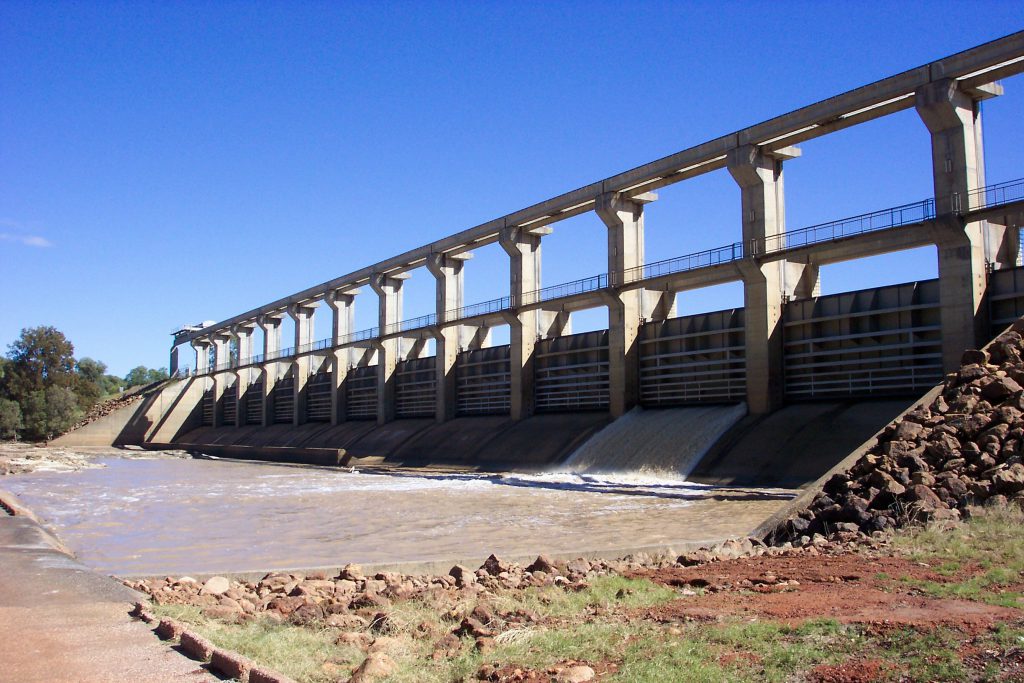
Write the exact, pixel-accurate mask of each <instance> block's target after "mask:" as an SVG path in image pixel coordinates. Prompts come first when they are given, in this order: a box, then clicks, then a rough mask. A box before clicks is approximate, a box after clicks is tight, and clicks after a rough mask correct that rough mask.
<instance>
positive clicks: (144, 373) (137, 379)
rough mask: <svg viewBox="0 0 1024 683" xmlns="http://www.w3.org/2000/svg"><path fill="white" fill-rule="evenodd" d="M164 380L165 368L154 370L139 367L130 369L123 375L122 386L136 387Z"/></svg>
mask: <svg viewBox="0 0 1024 683" xmlns="http://www.w3.org/2000/svg"><path fill="white" fill-rule="evenodd" d="M165 379H167V368H160V369H159V370H155V369H150V368H147V367H146V366H145V365H140V366H139V367H137V368H132V370H131V372H129V373H128V374H127V375H125V377H124V384H125V386H126V387H136V386H139V385H142V384H152V383H153V382H161V381H163V380H165Z"/></svg>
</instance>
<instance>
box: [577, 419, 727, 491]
mask: <svg viewBox="0 0 1024 683" xmlns="http://www.w3.org/2000/svg"><path fill="white" fill-rule="evenodd" d="M746 414H747V407H746V405H745V404H742V403H740V404H735V405H725V406H720V405H716V406H696V407H690V408H666V409H656V410H645V409H643V408H634V409H633V410H631V411H629V412H628V413H626V414H625V415H623V416H622V417H620V418H619V419H617V420H615V421H614V422H612V423H611V424H610V425H608V426H607V427H605V428H604V429H602V430H601V431H599V432H598V433H597V434H595V435H594V436H593V437H592V438H591V439H589V440H588V441H587V442H586V443H584V444H583V445H582V446H580V448H578V449H577V450H576V451H575V452H574V453H573V454H572V455H570V456H569V459H568V460H566V462H565V464H564V466H563V470H564V471H567V472H573V473H603V474H607V473H615V474H618V475H626V474H627V473H628V476H631V477H632V476H637V477H640V478H644V477H652V478H654V479H656V480H664V479H676V478H678V479H683V480H685V479H686V477H687V475H689V474H690V472H692V471H693V468H694V467H696V466H697V463H699V462H700V460H701V458H703V457H704V456H705V455H706V454H707V452H708V449H710V448H711V447H712V446H713V445H714V444H715V442H716V441H718V439H720V438H721V437H722V435H723V434H725V433H726V432H727V431H728V430H729V429H730V428H731V427H732V426H733V425H735V424H736V423H737V422H738V421H739V420H740V419H742V418H743V417H744V416H745V415H746Z"/></svg>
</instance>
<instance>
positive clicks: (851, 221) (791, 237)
mask: <svg viewBox="0 0 1024 683" xmlns="http://www.w3.org/2000/svg"><path fill="white" fill-rule="evenodd" d="M932 218H935V200H934V199H925V200H923V201H920V202H914V203H913V204H904V205H902V206H894V207H892V208H891V209H883V210H881V211H872V212H871V213H865V214H861V215H859V216H853V217H851V218H841V219H839V220H837V221H830V222H828V223H820V224H818V225H812V226H810V227H807V228H800V229H799V230H790V231H787V232H785V233H783V234H781V235H771V236H768V237H765V238H764V240H763V242H762V241H760V240H757V241H753V242H752V243H751V244H750V247H751V252H752V253H751V254H750V255H751V256H760V255H762V254H774V253H777V252H780V251H785V250H786V249H796V248H798V247H806V246H808V245H811V244H820V243H821V242H834V241H836V240H840V239H843V238H845V237H852V236H854V235H862V234H864V233H866V232H875V231H877V230H886V229H888V228H898V227H900V226H903V225H911V224H914V223H921V222H922V221H926V220H930V219H932Z"/></svg>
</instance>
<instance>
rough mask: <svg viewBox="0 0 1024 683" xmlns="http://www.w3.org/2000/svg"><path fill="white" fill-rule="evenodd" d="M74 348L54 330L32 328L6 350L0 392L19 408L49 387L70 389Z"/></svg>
mask: <svg viewBox="0 0 1024 683" xmlns="http://www.w3.org/2000/svg"><path fill="white" fill-rule="evenodd" d="M74 353H75V347H74V346H72V344H71V342H70V341H68V340H67V338H66V337H65V336H64V334H63V333H62V332H60V331H59V330H57V329H56V328H55V327H31V328H26V329H23V330H22V331H21V336H20V337H19V338H18V339H17V340H16V341H15V342H14V343H12V344H11V345H10V346H9V347H8V363H7V364H6V366H5V368H4V377H3V381H2V383H0V389H2V391H3V394H4V396H5V397H6V398H9V399H11V400H14V401H17V402H18V403H20V404H21V407H22V412H25V401H26V400H27V399H28V398H29V397H30V396H32V395H33V394H34V393H36V392H39V391H43V390H45V389H46V388H48V387H52V386H58V387H70V386H71V385H72V384H73V383H74V381H75V375H74V368H75V359H74Z"/></svg>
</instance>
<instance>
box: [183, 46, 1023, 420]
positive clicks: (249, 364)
mask: <svg viewBox="0 0 1024 683" xmlns="http://www.w3.org/2000/svg"><path fill="white" fill-rule="evenodd" d="M1021 71H1024V32H1019V33H1015V34H1012V35H1009V36H1006V37H1004V38H1001V39H999V40H995V41H992V42H990V43H986V44H984V45H980V46H978V47H975V48H972V49H970V50H966V51H964V52H961V53H958V54H955V55H952V56H949V57H946V58H943V59H940V60H937V61H935V62H932V63H930V64H927V65H925V66H921V67H918V68H916V69H911V70H910V71H906V72H903V73H901V74H897V75H895V76H892V77H890V78H886V79H884V80H881V81H878V82H876V83H873V84H871V85H867V86H864V87H862V88H858V89H856V90H852V91H849V92H847V93H844V94H841V95H838V96H836V97H832V98H829V99H827V100H823V101H821V102H818V103H816V104H813V105H810V106H807V107H804V108H802V109H799V110H796V111H794V112H791V113H789V114H785V115H783V116H780V117H777V118H774V119H771V120H769V121H766V122H764V123H761V124H758V125H755V126H752V127H750V128H746V129H744V130H741V131H738V132H736V133H733V134H730V135H726V136H723V137H720V138H717V139H715V140H710V141H708V142H705V143H702V144H700V145H697V146H695V147H691V148H689V149H687V150H683V151H682V152H678V153H676V154H673V155H670V156H668V157H665V158H663V159H659V160H657V161H654V162H651V163H649V164H646V165H644V166H641V167H638V168H636V169H633V170H631V171H627V172H625V173H622V174H619V175H616V176H613V177H611V178H607V179H605V180H602V181H599V182H597V183H592V184H590V185H587V186H586V187H583V188H579V189H577V190H574V191H572V192H569V193H566V194H563V195H560V196H558V197H554V198H552V199H549V200H546V201H544V202H541V203H539V204H537V205H534V206H531V207H528V208H526V209H523V210H521V211H518V212H515V213H513V214H510V215H508V216H504V217H502V218H499V219H496V220H494V221H490V222H488V223H485V224H483V225H480V226H477V227H475V228H471V229H469V230H465V231H463V232H460V233H457V234H455V235H452V236H450V237H446V238H444V239H441V240H438V241H436V242H433V243H431V244H429V245H426V246H424V247H420V248H418V249H415V250H412V251H409V252H407V253H405V254H402V255H399V256H396V257H393V258H391V259H387V260H385V261H383V262H381V263H377V264H374V265H372V266H369V267H367V268H364V269H361V270H359V271H356V272H354V273H350V274H348V275H345V276H342V277H340V278H335V279H333V280H331V281H329V282H326V283H323V284H321V285H318V286H316V287H312V288H310V289H307V290H304V291H302V292H299V293H297V294H294V295H291V296H289V297H286V298H284V299H280V300H278V301H275V302H272V303H270V304H267V305H265V306H261V307H259V308H257V309H254V310H252V311H248V312H246V313H243V314H241V315H238V316H234V317H233V318H230V319H228V320H224V321H222V322H219V323H216V324H213V325H209V326H206V327H202V328H201V329H199V328H194V327H193V328H186V329H183V330H180V331H178V332H177V333H175V335H174V346H173V347H172V356H171V367H172V371H175V372H177V373H178V375H179V376H183V377H191V378H192V379H190V381H194V382H202V383H204V384H203V386H204V388H206V390H207V391H206V394H205V398H204V405H208V407H206V408H205V409H204V420H203V421H204V423H207V424H211V425H215V426H221V425H232V424H237V425H239V426H241V425H243V424H263V425H269V424H273V423H275V422H289V421H290V422H292V423H294V424H300V423H302V422H305V421H307V420H309V421H330V422H331V423H338V422H343V421H346V420H350V419H376V420H377V421H378V422H387V421H390V420H392V419H396V418H402V417H433V418H435V419H437V420H439V421H444V420H448V419H451V418H453V417H455V416H457V415H473V414H494V413H500V414H508V415H510V416H511V417H512V418H513V419H519V418H522V417H526V416H528V415H530V414H532V413H534V412H543V411H545V410H556V411H557V410H607V411H608V412H610V413H611V414H612V415H613V416H618V415H621V414H622V413H624V412H625V411H627V410H629V409H630V408H632V407H633V406H634V405H638V404H642V405H658V406H660V405H686V404H688V403H692V402H702V401H734V400H741V401H746V403H747V405H748V408H749V409H750V411H751V412H753V413H766V412H771V411H772V410H774V409H775V408H777V407H779V406H780V405H781V404H782V402H783V401H784V400H785V399H787V398H789V399H795V398H815V397H819V396H840V395H844V392H846V395H860V394H862V393H863V392H864V391H871V390H879V391H889V392H893V391H899V390H906V391H912V390H916V389H918V388H919V387H920V386H927V384H923V383H926V382H929V381H932V380H933V379H934V378H935V377H936V376H941V372H942V369H943V368H949V367H952V366H953V365H955V364H956V362H957V361H958V360H959V356H960V353H961V351H962V350H963V349H964V348H966V347H972V346H975V345H976V344H977V343H978V342H979V340H980V339H981V337H982V336H984V334H986V333H987V332H988V327H989V319H988V318H989V308H990V302H989V296H988V295H989V283H990V281H994V280H993V278H994V277H995V276H996V275H997V274H999V272H1000V271H1007V272H1008V273H1009V271H1012V269H1014V268H1015V267H1016V265H1017V261H1018V255H1019V225H1020V222H1021V216H1022V214H1024V179H1020V180H1012V181H1008V182H1001V183H998V184H988V183H987V182H986V178H985V171H984V150H983V149H982V134H981V126H982V120H981V109H980V107H979V106H978V103H979V102H980V101H981V100H984V99H988V98H993V97H997V96H999V95H1001V94H1002V86H1001V85H999V84H998V83H996V80H997V79H1000V78H1004V77H1007V76H1012V75H1015V74H1018V73H1020V72H1021ZM910 108H914V109H915V110H916V111H917V113H918V114H919V116H920V118H921V120H922V122H923V124H924V127H925V129H926V130H927V132H928V134H929V135H930V137H931V148H932V159H931V162H932V171H933V179H934V194H933V196H932V197H931V198H928V199H924V200H921V201H918V202H914V203H911V204H905V205H902V206H897V207H892V208H887V209H883V210H880V211H873V212H871V213H866V214H862V215H859V216H854V217H850V218H844V219H841V220H836V221H832V222H829V223H823V224H819V225H814V226H810V227H806V228H802V229H799V230H787V229H786V227H785V200H784V189H783V165H784V162H786V161H788V160H791V159H795V158H798V157H799V156H800V150H799V149H797V148H796V147H794V146H793V145H795V144H797V143H799V142H802V141H805V140H810V139H813V138H816V137H819V136H822V135H826V134H828V133H831V132H834V131H837V130H841V129H844V128H847V127H850V126H853V125H857V124H859V123H863V122H866V121H869V120H873V119H876V118H879V117H882V116H886V115H889V114H892V113H895V112H898V111H902V110H906V109H910ZM719 169H727V170H728V171H729V173H730V175H731V176H732V177H733V178H734V180H735V181H736V183H737V185H738V186H739V189H740V193H741V214H740V215H741V217H742V238H741V239H740V240H738V241H734V242H731V243H729V244H726V245H724V246H722V247H718V248H715V249H709V250H704V251H700V252H697V253H693V254H687V255H684V256H677V257H672V258H665V259H659V260H654V261H647V260H646V259H645V254H644V205H645V204H647V203H649V202H652V201H656V199H657V196H656V195H655V194H654V190H657V189H659V188H661V187H665V186H668V185H671V184H673V183H677V182H681V181H684V180H686V179H688V178H692V177H695V176H698V175H701V174H704V173H708V172H711V171H715V170H719ZM591 211H592V212H594V213H595V214H597V216H598V217H599V218H600V219H601V221H602V222H603V223H604V224H605V226H606V227H607V229H608V267H607V269H606V270H605V272H603V273H600V274H597V275H594V276H592V277H588V278H583V279H580V280H575V281H572V282H568V283H562V284H558V285H553V286H542V285H541V277H540V276H541V268H540V252H541V243H542V240H543V237H544V236H545V235H547V234H550V232H551V229H552V228H551V227H550V226H551V225H552V224H554V223H556V222H558V221H561V220H564V219H566V218H569V217H571V216H576V215H579V214H582V213H586V212H591ZM493 243H498V244H500V246H501V247H502V249H503V250H504V251H505V252H506V253H507V254H508V256H509V262H510V288H509V294H508V296H505V297H500V298H497V299H493V300H490V301H485V302H481V303H476V304H472V305H466V304H464V302H463V300H462V289H463V287H462V280H463V266H464V261H465V259H467V258H469V256H470V255H471V252H472V251H473V250H475V249H478V248H480V247H482V246H484V245H488V244H493ZM927 245H931V246H934V247H935V248H936V251H937V256H938V272H939V277H938V279H937V280H935V281H929V283H911V284H908V285H900V286H896V287H889V288H879V289H877V290H872V292H873V294H871V295H870V296H869V295H868V294H865V293H856V292H855V293H847V294H842V295H834V296H832V297H820V296H818V291H819V276H818V269H819V267H820V266H822V265H826V264H829V263H836V262H840V261H848V260H853V259H859V258H865V257H870V256H875V255H878V254H884V253H889V252H895V251H900V250H905V249H910V248H914V247H920V246H927ZM421 267H425V268H427V269H428V270H429V271H430V273H431V274H432V275H433V276H434V277H435V279H436V286H437V296H436V312H434V313H431V314H429V315H426V316H420V317H418V318H413V319H403V318H402V283H403V281H404V279H406V278H407V277H408V271H410V270H413V269H416V268H421ZM998 280H999V283H1000V284H999V287H1001V288H1002V289H1001V290H1000V293H999V295H998V296H999V297H1001V298H999V301H1001V302H1004V303H1003V304H1002V305H1004V306H1005V305H1006V303H1005V302H1015V301H1017V299H1024V293H1022V294H1021V295H1020V296H1019V297H1018V296H1017V292H1018V291H1021V292H1024V282H1022V286H1021V287H1017V284H1016V283H1017V282H1018V281H1024V278H1018V277H1017V276H1015V275H1014V276H1012V277H1010V276H1009V275H1007V276H1006V277H1003V276H1001V275H1000V276H999V278H998ZM726 282H741V283H742V284H743V289H744V306H743V308H742V309H738V310H736V311H731V312H718V313H710V314H704V315H702V316H688V317H686V318H679V317H677V316H676V315H675V312H674V300H675V295H676V293H677V292H680V291H686V290H691V289H697V288H701V287H707V286H712V285H717V284H722V283H726ZM367 285H368V286H369V287H370V288H372V289H373V291H374V292H375V293H376V294H377V304H378V308H379V316H378V325H377V326H375V327H373V328H371V329H368V330H361V331H357V330H354V329H353V319H354V318H353V306H354V303H355V299H356V296H357V295H358V294H359V288H360V287H363V286H367ZM843 297H845V299H844V298H843ZM868 299H871V300H870V301H868ZM883 300H884V301H883ZM840 301H842V302H845V303H842V304H841V305H840V304H839V303H837V302H840ZM320 303H324V304H326V305H327V306H329V307H330V308H331V310H332V313H333V328H332V335H331V336H330V337H329V338H327V339H322V340H318V341H317V340H314V339H313V338H312V329H313V325H312V320H313V315H314V313H315V310H316V307H317V306H318V305H319V304H320ZM1014 305H1016V304H1014ZM830 306H839V308H838V309H836V310H835V311H833V312H831V313H829V314H827V315H826V314H824V313H822V311H823V310H824V309H827V308H829V307H830ZM594 307H607V309H608V313H609V329H608V330H607V331H603V332H596V333H589V334H587V335H571V333H570V316H571V314H572V312H573V311H577V310H583V309H586V308H594ZM285 316H289V317H291V318H292V319H293V320H294V321H295V337H294V343H293V344H292V345H291V346H290V347H288V348H282V345H281V340H280V336H281V335H280V328H281V322H282V320H283V318H284V317H285ZM992 317H993V319H998V318H999V315H995V314H993V316H992ZM495 325H508V326H509V329H510V336H511V342H510V344H509V345H507V346H504V347H491V346H489V344H488V335H487V329H488V328H489V327H492V326H495ZM257 326H258V327H260V328H261V329H262V330H263V342H264V343H263V349H262V352H261V353H256V349H254V348H253V334H254V330H255V328H256V327H257ZM865 326H866V327H865ZM428 339H433V340H434V341H435V345H436V355H435V356H432V357H423V350H424V347H425V342H426V340H428ZM184 344H191V345H192V346H193V347H194V348H195V350H196V367H195V369H194V370H181V369H180V368H179V366H178V362H177V359H178V347H179V346H181V345H184ZM901 367H902V368H903V370H902V371H897V368H901ZM908 368H909V369H908ZM908 373H909V374H908ZM907 377H910V379H907ZM243 403H244V405H243ZM227 404H230V405H229V406H228V405H227Z"/></svg>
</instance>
